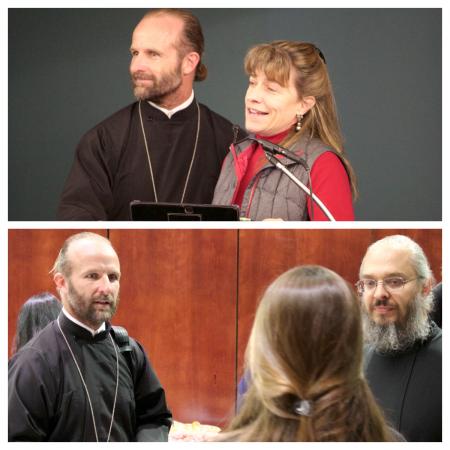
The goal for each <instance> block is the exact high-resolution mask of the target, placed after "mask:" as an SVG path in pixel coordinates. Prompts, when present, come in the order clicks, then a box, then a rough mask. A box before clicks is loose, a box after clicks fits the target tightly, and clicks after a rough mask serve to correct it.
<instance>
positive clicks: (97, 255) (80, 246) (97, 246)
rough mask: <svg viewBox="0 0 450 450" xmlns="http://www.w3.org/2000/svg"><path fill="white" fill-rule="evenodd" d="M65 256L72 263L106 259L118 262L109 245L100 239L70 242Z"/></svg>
mask: <svg viewBox="0 0 450 450" xmlns="http://www.w3.org/2000/svg"><path fill="white" fill-rule="evenodd" d="M67 256H68V258H69V259H70V260H71V262H72V263H76V262H77V261H84V260H89V259H105V260H106V259H108V260H112V261H114V260H117V262H118V257H117V254H116V252H115V250H114V249H113V248H112V246H111V244H110V243H109V242H108V241H107V240H105V239H102V238H101V237H99V238H91V237H89V238H84V239H78V240H76V241H74V242H72V243H71V244H70V246H69V248H68V249H67Z"/></svg>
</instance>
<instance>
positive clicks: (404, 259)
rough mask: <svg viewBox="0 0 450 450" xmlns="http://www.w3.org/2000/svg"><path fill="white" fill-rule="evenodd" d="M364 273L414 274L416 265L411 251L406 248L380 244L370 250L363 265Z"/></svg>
mask: <svg viewBox="0 0 450 450" xmlns="http://www.w3.org/2000/svg"><path fill="white" fill-rule="evenodd" d="M361 272H362V274H363V275H374V274H377V275H378V274H379V275H380V276H387V275H395V274H412V273H414V266H413V264H412V261H411V253H410V251H409V250H408V249H405V248H392V247H390V246H387V245H385V246H378V247H375V248H371V249H369V250H368V252H367V254H366V256H365V257H364V260H363V264H362V267H361Z"/></svg>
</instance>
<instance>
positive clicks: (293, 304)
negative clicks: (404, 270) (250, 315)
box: [219, 266, 393, 442]
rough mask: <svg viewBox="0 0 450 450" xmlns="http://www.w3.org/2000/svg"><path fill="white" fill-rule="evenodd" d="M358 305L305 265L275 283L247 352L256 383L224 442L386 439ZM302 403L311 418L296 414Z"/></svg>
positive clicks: (329, 277)
mask: <svg viewBox="0 0 450 450" xmlns="http://www.w3.org/2000/svg"><path fill="white" fill-rule="evenodd" d="M362 345H363V338H362V327H361V313H360V305H359V301H358V299H357V297H356V295H355V293H354V292H353V290H352V289H351V288H350V286H349V285H348V284H347V283H346V282H345V281H344V280H343V279H342V278H341V277H340V276H339V275H337V274H336V273H335V272H333V271H331V270H329V269H326V268H324V267H321V266H300V267H297V268H294V269H291V270H289V271H288V272H286V273H284V274H283V275H281V276H280V277H279V278H278V279H277V280H275V281H274V282H273V283H272V284H271V285H270V286H269V288H268V289H267V291H266V292H265V294H264V296H263V298H262V300H261V303H260V305H259V307H258V310H257V313H256V317H255V322H254V324H253V328H252V332H251V336H250V340H249V343H248V347H247V351H246V369H247V370H248V371H249V372H250V374H251V385H250V389H249V391H248V392H247V393H246V395H245V397H244V402H243V405H242V407H241V409H240V411H239V413H238V415H237V416H236V417H235V418H234V419H233V420H232V422H231V424H230V426H229V427H228V429H226V430H225V432H224V433H223V434H221V435H219V437H220V438H221V439H222V440H237V441H315V442H323V441H388V440H392V439H393V436H392V434H391V431H390V429H389V427H388V426H387V425H386V423H385V421H384V418H383V415H382V413H381V411H380V409H379V407H378V406H377V404H376V402H375V400H374V398H373V396H372V393H371V391H370V389H369V387H368V385H367V382H366V380H365V378H364V376H363V374H362ZM299 399H303V400H307V401H308V402H309V403H310V405H311V413H310V415H308V416H305V415H298V414H296V413H295V405H296V402H298V401H299Z"/></svg>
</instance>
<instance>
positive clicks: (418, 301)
mask: <svg viewBox="0 0 450 450" xmlns="http://www.w3.org/2000/svg"><path fill="white" fill-rule="evenodd" d="M432 303H433V294H432V293H430V294H428V295H427V296H423V295H420V294H417V295H416V297H415V298H414V299H413V301H412V302H411V304H410V306H409V307H408V311H407V313H406V321H405V324H396V323H389V324H386V325H379V324H377V323H375V322H374V321H373V320H372V319H371V317H370V315H369V313H368V311H367V308H366V307H365V306H363V308H362V310H363V315H362V317H363V329H364V339H365V341H366V343H368V344H369V345H370V346H371V347H373V348H374V349H375V350H376V351H378V352H380V353H392V352H399V351H403V350H406V349H408V348H410V347H411V346H412V345H414V343H415V342H417V341H422V340H424V339H425V338H426V337H427V336H428V334H429V333H430V328H431V323H430V320H429V317H428V314H429V311H430V310H431V308H432Z"/></svg>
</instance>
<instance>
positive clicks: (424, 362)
mask: <svg viewBox="0 0 450 450" xmlns="http://www.w3.org/2000/svg"><path fill="white" fill-rule="evenodd" d="M360 278H361V279H360V281H359V282H358V284H357V285H358V289H359V292H360V295H361V299H362V311H363V325H364V334H365V340H366V344H367V346H366V349H365V374H366V377H367V381H368V382H369V386H370V388H371V389H372V391H373V394H374V396H375V398H376V400H377V401H378V402H379V404H380V406H381V408H382V409H383V411H384V413H385V415H386V418H387V420H388V421H389V423H390V424H391V426H392V427H394V428H395V429H397V430H398V431H399V432H400V433H401V434H402V435H403V436H404V437H405V439H406V440H407V441H414V442H440V441H442V330H441V329H440V328H439V327H438V326H437V325H436V323H434V321H433V320H432V319H431V317H430V312H431V311H432V308H433V293H432V290H431V288H432V282H433V273H432V271H431V268H430V265H429V263H428V260H427V257H426V256H425V253H424V252H423V250H422V248H421V247H420V246H419V245H418V244H417V243H416V242H414V241H413V240H412V239H410V238H409V237H407V236H403V235H393V236H387V237H385V238H383V239H380V240H379V241H376V242H375V243H374V244H372V245H371V246H370V247H369V248H368V250H367V253H366V255H365V256H364V259H363V261H362V264H361V269H360Z"/></svg>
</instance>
